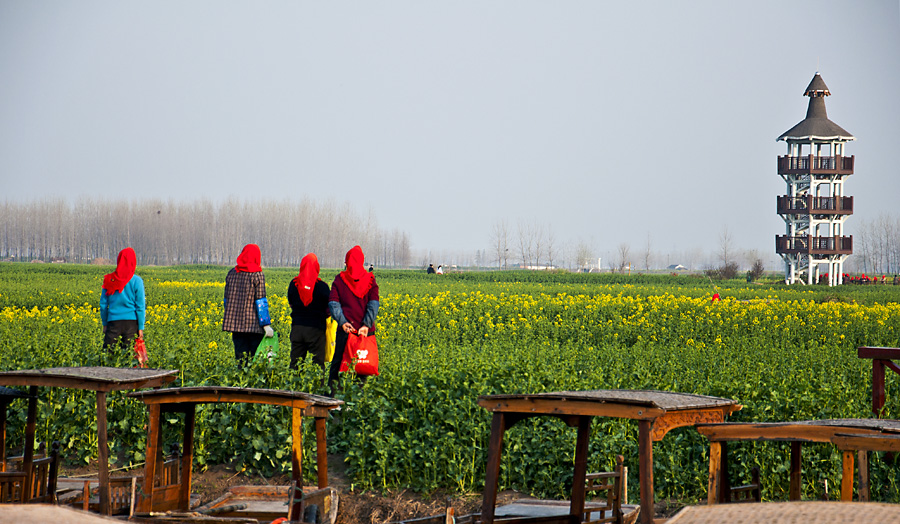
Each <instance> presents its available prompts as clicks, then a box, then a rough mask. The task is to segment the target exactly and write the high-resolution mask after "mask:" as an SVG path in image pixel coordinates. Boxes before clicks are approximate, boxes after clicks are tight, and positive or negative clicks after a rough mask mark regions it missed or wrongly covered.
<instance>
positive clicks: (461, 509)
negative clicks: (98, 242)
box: [60, 455, 683, 524]
mask: <svg viewBox="0 0 900 524" xmlns="http://www.w3.org/2000/svg"><path fill="white" fill-rule="evenodd" d="M344 470H345V467H344V462H343V460H342V458H341V457H339V456H332V455H329V457H328V479H329V481H330V482H329V483H330V484H331V486H332V487H334V488H336V489H337V490H338V492H339V493H340V501H339V503H338V518H337V523H336V524H382V523H386V522H394V521H398V520H404V519H411V518H416V517H427V516H431V515H439V514H443V513H444V512H445V511H446V509H447V507H448V506H452V507H453V509H454V512H455V513H456V515H466V514H469V513H477V512H479V511H481V493H471V494H464V495H459V494H453V495H452V496H447V495H446V494H432V495H430V496H424V495H422V494H419V493H415V492H411V491H406V490H404V491H400V492H394V493H385V494H381V493H376V492H360V491H351V490H350V482H349V481H348V480H347V477H346V475H345V472H344ZM96 474H97V468H96V465H92V466H85V467H81V468H77V469H73V468H63V471H61V472H60V476H69V477H73V476H79V475H80V476H95V475H96ZM124 475H128V476H137V477H140V476H141V475H142V469H132V470H130V471H128V472H112V473H111V476H113V477H117V476H124ZM192 475H193V482H192V492H193V493H194V494H195V495H199V496H200V498H201V504H206V503H207V502H210V501H213V500H215V499H217V498H219V497H220V496H222V495H223V494H224V493H225V491H226V490H228V488H230V487H232V486H240V485H266V484H268V485H272V486H286V485H288V484H289V483H290V476H289V475H279V476H275V477H271V478H265V477H263V476H261V475H255V476H254V475H245V474H242V473H235V471H234V470H233V469H231V468H229V467H228V466H223V465H218V466H213V467H211V468H208V469H207V470H206V471H202V472H201V471H197V470H194V471H193V473H192ZM519 498H526V497H525V496H524V495H522V494H521V493H517V492H515V491H504V492H501V493H498V494H497V503H498V504H506V503H509V502H511V501H513V500H515V499H519ZM682 506H683V504H680V503H677V502H674V501H659V502H657V504H656V508H655V509H656V512H655V513H656V516H657V517H670V516H672V515H673V514H675V513H676V512H677V511H678V510H680V509H681V507H682Z"/></svg>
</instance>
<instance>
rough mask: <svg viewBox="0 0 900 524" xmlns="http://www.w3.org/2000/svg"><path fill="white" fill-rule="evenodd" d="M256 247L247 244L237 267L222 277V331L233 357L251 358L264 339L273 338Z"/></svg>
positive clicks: (263, 279) (257, 248)
mask: <svg viewBox="0 0 900 524" xmlns="http://www.w3.org/2000/svg"><path fill="white" fill-rule="evenodd" d="M261 260H262V255H261V254H260V251H259V246H257V245H256V244H247V245H246V246H244V249H243V251H241V254H240V255H239V256H238V257H237V265H236V266H234V267H233V268H232V269H231V270H230V271H228V276H226V277H225V319H224V321H223V322H222V330H223V331H229V332H231V340H232V341H233V342H234V357H235V358H236V359H237V360H238V362H241V361H242V360H244V359H251V358H253V355H255V354H256V348H258V347H259V343H260V342H262V339H263V337H264V336H266V337H272V336H275V331H274V330H273V329H272V326H271V325H270V324H271V321H270V320H269V302H268V300H266V277H265V276H264V275H263V272H262V267H261V266H260V262H261Z"/></svg>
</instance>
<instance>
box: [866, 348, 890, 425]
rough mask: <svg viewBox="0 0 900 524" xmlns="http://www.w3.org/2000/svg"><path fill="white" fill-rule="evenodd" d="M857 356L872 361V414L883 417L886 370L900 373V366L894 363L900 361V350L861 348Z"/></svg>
mask: <svg viewBox="0 0 900 524" xmlns="http://www.w3.org/2000/svg"><path fill="white" fill-rule="evenodd" d="M856 355H857V356H858V357H859V358H868V359H872V413H874V414H875V416H876V417H881V415H882V410H883V408H884V400H885V399H884V370H885V369H890V370H891V371H893V372H894V373H900V366H898V365H897V364H896V363H895V362H893V361H894V360H900V348H883V347H859V348H856Z"/></svg>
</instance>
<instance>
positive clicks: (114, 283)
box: [103, 247, 137, 295]
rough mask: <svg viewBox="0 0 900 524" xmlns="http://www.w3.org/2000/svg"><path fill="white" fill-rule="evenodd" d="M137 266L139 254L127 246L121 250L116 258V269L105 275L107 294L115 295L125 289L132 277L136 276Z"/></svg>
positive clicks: (104, 284) (104, 282)
mask: <svg viewBox="0 0 900 524" xmlns="http://www.w3.org/2000/svg"><path fill="white" fill-rule="evenodd" d="M135 267H137V256H135V254H134V250H133V249H131V248H130V247H126V248H125V249H123V250H122V251H119V257H118V258H117V259H116V270H115V271H113V272H112V273H110V274H108V275H106V276H105V277H103V289H105V290H106V294H107V295H114V294H116V293H118V292H120V291H122V290H123V289H125V285H126V284H128V281H129V280H131V277H133V276H134V268H135Z"/></svg>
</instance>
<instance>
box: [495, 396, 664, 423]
mask: <svg viewBox="0 0 900 524" xmlns="http://www.w3.org/2000/svg"><path fill="white" fill-rule="evenodd" d="M478 405H480V406H481V407H483V408H485V409H486V410H488V411H491V412H494V413H497V412H508V413H521V414H535V415H558V416H565V415H579V416H582V415H587V416H592V417H616V418H627V419H634V420H653V419H655V418H657V417H659V416H660V415H662V414H664V413H665V412H666V411H665V410H664V409H660V408H655V407H648V406H640V405H634V404H615V403H611V402H591V401H588V400H565V401H561V400H558V399H537V398H533V397H532V398H527V399H508V400H506V399H504V400H491V399H480V400H479V401H478Z"/></svg>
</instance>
